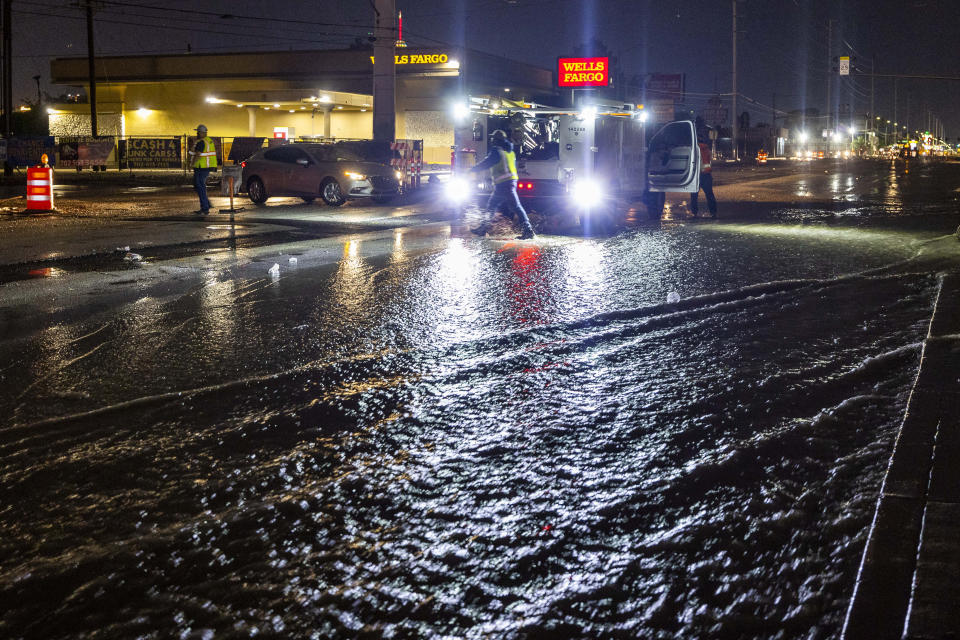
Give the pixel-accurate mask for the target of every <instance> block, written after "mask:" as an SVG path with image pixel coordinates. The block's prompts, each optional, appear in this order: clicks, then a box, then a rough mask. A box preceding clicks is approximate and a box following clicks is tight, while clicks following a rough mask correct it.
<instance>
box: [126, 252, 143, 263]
mask: <svg viewBox="0 0 960 640" xmlns="http://www.w3.org/2000/svg"><path fill="white" fill-rule="evenodd" d="M123 259H124V260H126V261H127V262H140V261H141V260H143V256H142V255H140V254H139V253H130V252H129V251H127V254H126V255H125V256H123Z"/></svg>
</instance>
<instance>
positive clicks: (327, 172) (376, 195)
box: [241, 143, 400, 207]
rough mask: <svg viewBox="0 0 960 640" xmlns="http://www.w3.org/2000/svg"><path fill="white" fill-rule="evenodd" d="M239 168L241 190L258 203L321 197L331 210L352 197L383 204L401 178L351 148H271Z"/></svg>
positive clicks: (323, 145) (318, 145) (331, 146)
mask: <svg viewBox="0 0 960 640" xmlns="http://www.w3.org/2000/svg"><path fill="white" fill-rule="evenodd" d="M241 164H242V166H243V179H242V182H241V185H243V188H244V189H245V190H246V192H247V195H248V196H249V198H250V200H252V201H253V202H254V203H256V204H263V203H264V202H266V201H267V198H271V197H274V196H296V197H299V198H302V199H303V200H304V201H305V202H313V201H314V199H316V198H317V197H320V198H322V199H323V201H324V202H326V203H327V204H329V205H331V206H334V207H339V206H340V205H342V204H344V203H345V202H346V201H347V200H349V199H353V198H371V199H373V201H374V202H379V203H381V204H382V203H386V202H389V201H390V199H392V198H393V197H394V196H396V195H397V193H398V192H399V190H400V182H399V178H400V174H399V173H398V172H397V171H395V170H394V169H393V168H392V167H390V166H388V165H385V164H380V163H378V162H368V161H364V160H363V159H362V158H360V156H358V155H357V154H355V153H354V152H352V151H350V150H349V149H343V148H340V147H339V146H338V145H332V144H316V143H306V144H301V143H292V144H285V145H280V146H277V147H270V148H267V149H261V150H260V151H257V152H256V153H254V154H253V155H252V156H250V157H249V158H247V159H246V160H245V161H244V162H243V163H241Z"/></svg>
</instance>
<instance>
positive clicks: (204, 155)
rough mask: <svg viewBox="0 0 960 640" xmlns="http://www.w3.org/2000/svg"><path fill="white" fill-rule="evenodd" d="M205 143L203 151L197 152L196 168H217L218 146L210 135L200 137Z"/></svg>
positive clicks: (194, 163) (194, 164) (194, 165)
mask: <svg viewBox="0 0 960 640" xmlns="http://www.w3.org/2000/svg"><path fill="white" fill-rule="evenodd" d="M200 142H202V143H203V151H201V152H200V153H197V154H196V158H195V159H194V161H193V168H194V169H216V168H217V147H216V145H214V144H213V140H212V139H210V137H209V136H205V137H203V138H200Z"/></svg>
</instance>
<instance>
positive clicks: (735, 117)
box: [731, 0, 740, 161]
mask: <svg viewBox="0 0 960 640" xmlns="http://www.w3.org/2000/svg"><path fill="white" fill-rule="evenodd" d="M731 95H732V98H733V105H732V108H731V111H733V159H734V160H735V161H739V160H740V145H739V144H738V142H737V138H738V137H739V136H738V135H737V134H738V129H739V128H740V125H739V122H738V120H739V115H738V114H737V0H733V93H732V94H731Z"/></svg>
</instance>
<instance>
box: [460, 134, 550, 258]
mask: <svg viewBox="0 0 960 640" xmlns="http://www.w3.org/2000/svg"><path fill="white" fill-rule="evenodd" d="M484 169H489V170H490V173H491V175H492V176H493V194H492V195H491V196H490V200H488V201H487V211H488V212H489V215H490V218H489V219H487V220H485V221H484V222H482V223H481V224H480V226H478V227H475V228H473V229H470V231H472V232H473V233H475V234H477V235H478V236H483V235H486V233H487V231H489V230H490V219H492V218H493V217H494V216H495V215H497V212H498V211H499V210H500V209H501V208H504V207H505V208H507V209H513V213H514V214H516V216H517V221H518V222H519V223H520V228H521V232H520V235H519V236H517V239H518V240H529V239H531V238H533V237H534V233H533V227H532V226H530V219H529V218H528V217H527V212H526V211H524V209H523V205H522V204H520V198H519V196H517V180H518V179H519V175H518V174H517V154H516V153H514V151H513V143H512V142H510V140H508V139H507V134H506V133H504V132H503V131H501V130H499V129H498V130H496V131H494V132H493V142H492V144H491V147H490V153H489V154H487V157H486V158H484V159H483V160H482V161H481V162H479V163H478V164H476V165H474V166H472V167H470V171H483V170H484Z"/></svg>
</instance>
